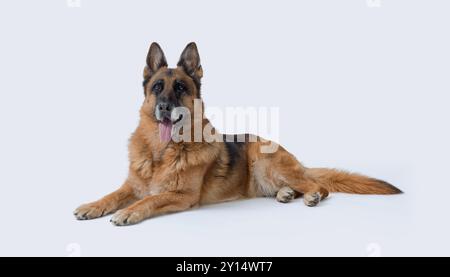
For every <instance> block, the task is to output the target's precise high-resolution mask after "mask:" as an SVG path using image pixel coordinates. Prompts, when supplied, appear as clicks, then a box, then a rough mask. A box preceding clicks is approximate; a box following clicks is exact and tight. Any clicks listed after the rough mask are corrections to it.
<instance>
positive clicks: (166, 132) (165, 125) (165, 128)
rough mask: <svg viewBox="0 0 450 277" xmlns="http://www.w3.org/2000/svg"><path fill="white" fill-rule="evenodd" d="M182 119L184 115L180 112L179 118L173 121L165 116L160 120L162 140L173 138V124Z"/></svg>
mask: <svg viewBox="0 0 450 277" xmlns="http://www.w3.org/2000/svg"><path fill="white" fill-rule="evenodd" d="M182 119H183V115H182V114H180V116H179V117H178V118H177V120H175V121H173V122H172V120H170V119H168V118H164V119H163V120H161V121H160V122H159V138H160V139H161V141H163V142H169V141H170V140H171V139H172V126H173V125H174V124H177V123H178V122H180V121H181V120H182Z"/></svg>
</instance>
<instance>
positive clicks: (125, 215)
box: [111, 209, 145, 226]
mask: <svg viewBox="0 0 450 277" xmlns="http://www.w3.org/2000/svg"><path fill="white" fill-rule="evenodd" d="M144 219H145V216H144V214H143V212H140V211H136V210H132V209H123V210H120V211H117V212H116V213H115V214H114V215H113V216H112V218H111V222H112V223H113V224H114V225H116V226H126V225H133V224H136V223H139V222H141V221H142V220H144Z"/></svg>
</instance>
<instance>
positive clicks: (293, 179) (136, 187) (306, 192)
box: [74, 43, 401, 226]
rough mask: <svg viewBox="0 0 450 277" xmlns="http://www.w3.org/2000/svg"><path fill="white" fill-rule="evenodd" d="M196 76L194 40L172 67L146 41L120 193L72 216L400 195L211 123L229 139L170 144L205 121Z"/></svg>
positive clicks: (143, 215) (118, 219) (120, 220)
mask: <svg viewBox="0 0 450 277" xmlns="http://www.w3.org/2000/svg"><path fill="white" fill-rule="evenodd" d="M202 76H203V70H202V67H201V65H200V57H199V53H198V50H197V46H196V44H195V43H190V44H188V45H187V46H186V48H185V49H184V50H183V52H182V54H181V57H180V60H179V62H178V64H177V67H176V68H168V66H167V61H166V58H165V56H164V53H163V51H162V49H161V47H160V46H159V45H158V44H157V43H152V44H151V46H150V49H149V52H148V55H147V60H146V66H145V68H144V94H145V99H144V102H143V104H142V107H141V109H140V122H139V125H138V127H137V129H136V131H135V132H134V133H133V134H132V136H131V139H130V143H129V160H130V165H129V174H128V177H127V179H126V180H125V182H124V183H123V185H122V186H121V187H120V188H119V189H118V190H116V191H114V192H112V193H110V194H108V195H106V196H105V197H103V198H102V199H100V200H98V201H95V202H93V203H89V204H85V205H82V206H80V207H79V208H77V209H76V210H75V212H74V214H75V217H76V218H77V219H79V220H87V219H94V218H98V217H102V216H105V215H108V214H112V213H114V215H113V216H112V219H111V222H112V223H113V224H115V225H119V226H123V225H131V224H136V223H139V222H141V221H143V220H145V219H147V218H151V217H155V216H158V215H162V214H167V213H173V212H179V211H184V210H187V209H191V208H194V207H197V206H199V205H204V204H212V203H218V202H223V201H230V200H236V199H246V198H253V197H275V198H276V199H277V200H278V201H279V202H281V203H287V202H289V201H291V200H293V199H294V198H295V197H298V196H303V202H304V203H305V204H306V205H307V206H309V207H313V206H316V205H317V204H319V202H320V201H321V200H323V199H325V198H326V197H327V196H328V194H329V193H330V192H345V193H357V194H397V193H401V191H400V190H399V189H398V188H396V187H394V186H392V185H391V184H389V183H387V182H384V181H381V180H378V179H374V178H370V177H366V176H363V175H359V174H352V173H348V172H344V171H338V170H334V169H326V168H307V167H305V166H303V165H302V164H301V163H300V162H299V161H297V159H296V158H295V157H294V156H293V155H292V154H291V153H289V152H288V151H286V150H285V149H283V148H282V147H281V146H279V147H278V148H277V149H276V151H272V152H270V153H266V152H265V151H261V148H262V147H263V146H265V145H267V143H271V142H268V141H265V140H263V139H261V138H259V137H257V136H250V135H244V136H243V138H244V139H241V141H236V138H237V136H226V135H225V136H224V135H221V134H220V133H219V132H218V131H217V130H216V129H214V128H212V129H211V130H212V132H211V133H212V134H213V135H214V136H215V137H216V138H218V137H227V138H230V137H231V138H233V139H232V141H230V139H227V140H226V141H224V140H222V141H221V140H220V139H218V140H214V141H211V140H209V139H207V138H205V137H201V138H200V139H199V140H196V141H195V139H193V140H191V141H189V139H188V140H187V141H175V140H174V139H173V135H174V132H175V129H176V128H175V126H176V125H179V124H180V122H181V121H183V122H184V123H186V122H187V123H188V124H189V125H187V126H188V127H187V128H186V127H183V128H185V129H186V131H189V128H191V129H193V128H194V126H195V125H197V126H200V128H201V129H203V128H205V127H206V126H210V122H209V120H208V119H207V118H205V117H204V115H203V110H202V111H201V114H200V116H195V111H194V103H195V101H201V95H200V81H201V78H202ZM201 103H203V102H201ZM200 106H203V104H201V105H200ZM178 108H184V109H187V110H188V111H189V112H190V113H191V114H194V117H191V118H189V117H187V116H186V117H184V116H183V113H179V112H177V111H178V110H179V109H178ZM183 126H186V125H183ZM189 126H190V127H189ZM192 133H193V132H190V135H189V136H190V137H191V138H192V137H193V134H192ZM252 138H253V139H252Z"/></svg>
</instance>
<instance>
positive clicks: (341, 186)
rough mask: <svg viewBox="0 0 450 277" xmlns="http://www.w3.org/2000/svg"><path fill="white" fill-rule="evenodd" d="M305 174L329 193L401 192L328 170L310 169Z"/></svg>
mask: <svg viewBox="0 0 450 277" xmlns="http://www.w3.org/2000/svg"><path fill="white" fill-rule="evenodd" d="M306 174H307V175H308V176H309V177H310V178H312V179H313V180H315V181H317V182H318V183H319V184H321V185H322V186H323V187H324V188H325V189H327V190H328V191H329V192H345V193H356V194H398V193H402V191H401V190H399V189H398V188H396V187H394V186H393V185H391V184H389V183H387V182H385V181H382V180H378V179H374V178H370V177H367V176H364V175H359V174H354V173H348V172H345V171H340V170H335V169H328V168H310V169H307V170H306Z"/></svg>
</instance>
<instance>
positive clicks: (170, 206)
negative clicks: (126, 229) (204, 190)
mask: <svg viewBox="0 0 450 277" xmlns="http://www.w3.org/2000/svg"><path fill="white" fill-rule="evenodd" d="M198 201H199V196H198V195H196V193H192V192H165V193H161V194H158V195H151V196H147V197H145V198H143V199H142V200H140V201H138V202H136V203H134V204H133V205H131V206H129V207H128V208H125V209H123V210H120V211H117V212H116V213H115V214H114V215H113V217H112V219H111V222H112V223H113V224H115V225H118V226H124V225H131V224H136V223H139V222H141V221H143V220H144V219H146V218H149V217H154V216H157V215H161V214H166V213H173V212H179V211H184V210H187V209H189V208H191V207H193V206H196V205H197V203H198Z"/></svg>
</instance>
